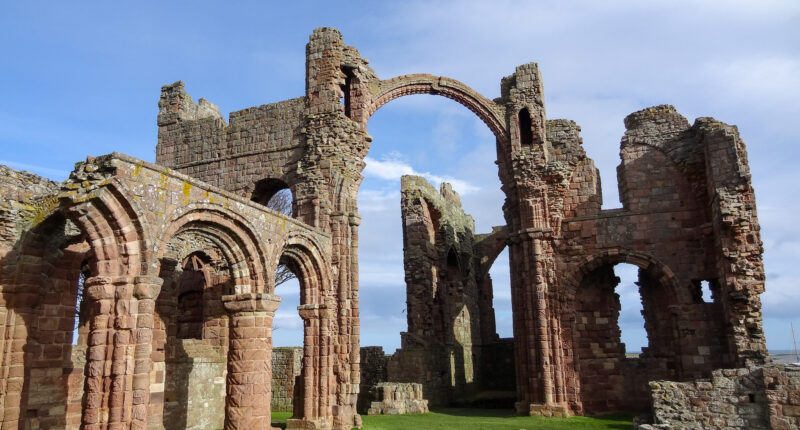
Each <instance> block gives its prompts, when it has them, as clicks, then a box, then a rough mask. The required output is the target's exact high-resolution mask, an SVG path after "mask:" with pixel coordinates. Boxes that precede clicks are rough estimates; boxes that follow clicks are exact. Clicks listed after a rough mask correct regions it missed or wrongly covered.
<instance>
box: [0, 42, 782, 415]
mask: <svg viewBox="0 0 800 430" xmlns="http://www.w3.org/2000/svg"><path fill="white" fill-rule="evenodd" d="M306 56H307V61H306V94H305V95H304V96H303V97H300V98H297V99H292V100H286V101H282V102H278V103H273V104H270V105H264V106H258V107H253V108H248V109H244V110H241V111H238V112H234V113H232V114H231V115H230V116H229V118H228V119H227V122H226V120H225V119H224V118H223V117H222V115H221V114H220V113H219V109H217V108H216V106H214V105H213V104H212V103H210V102H208V101H205V100H202V99H200V100H199V101H198V103H195V102H194V101H193V100H192V99H191V97H190V96H189V94H188V93H187V92H186V90H185V87H184V85H183V83H182V82H177V83H175V84H172V85H166V86H164V87H163V88H162V91H161V98H160V100H159V102H158V106H159V113H158V118H157V123H158V144H157V148H156V154H157V155H156V162H157V164H151V163H146V162H143V161H140V160H136V159H133V158H130V157H128V156H125V155H121V154H110V155H107V156H102V157H97V158H92V157H89V158H88V159H87V160H86V161H85V162H81V163H78V164H76V167H75V170H74V171H73V172H72V174H71V175H70V178H69V179H67V180H66V181H64V182H63V183H61V184H60V185H57V184H54V183H52V182H50V181H47V180H44V179H42V178H38V177H35V176H33V175H29V174H26V173H20V172H15V171H13V170H11V169H7V168H2V169H0V196H1V197H2V198H0V346H2V348H0V351H2V355H0V370H2V372H0V375H2V376H0V387H1V388H2V393H3V395H2V396H0V399H2V400H1V401H0V402H2V404H0V422H2V423H3V424H2V427H3V428H17V427H24V428H31V429H35V428H74V427H75V426H76V425H77V421H78V419H77V417H78V412H77V410H76V408H77V406H76V405H77V403H76V402H75V399H76V396H82V397H83V401H82V411H80V413H79V415H80V421H81V425H82V426H83V428H85V429H92V430H93V429H116V428H137V429H139V428H144V427H146V426H147V427H150V428H161V427H162V426H163V427H164V428H167V427H169V428H173V427H172V426H178V427H179V426H180V425H182V424H183V423H181V424H177V425H176V424H175V423H174V422H172V421H170V420H169V419H165V414H167V415H169V414H170V413H171V412H170V411H169V410H168V408H166V407H165V406H166V404H167V403H168V402H169V399H167V396H168V393H171V392H177V390H175V391H170V389H168V388H167V387H169V386H170V384H171V383H170V382H168V380H169V379H170V378H174V377H175V375H176V374H177V372H178V371H177V370H176V368H175V367H174V366H178V363H181V362H182V361H181V360H183V362H185V361H186V360H185V358H186V357H182V356H181V354H182V352H181V347H182V345H187V343H186V342H185V341H186V340H188V339H194V340H197V341H198V342H201V343H202V344H203V345H205V346H207V347H209V348H210V349H213V350H216V349H220V350H221V354H222V356H224V357H225V367H226V369H225V370H224V371H223V372H222V374H221V375H219V376H214V377H213V378H212V379H213V381H212V382H211V384H212V385H214V387H216V384H217V381H218V380H226V381H227V382H228V383H227V385H226V388H227V393H226V399H225V403H224V405H222V404H215V405H214V408H218V409H219V408H222V407H224V408H225V410H226V417H225V423H226V424H225V426H226V428H228V429H233V428H248V430H249V429H260V428H267V427H269V420H268V418H267V416H268V414H269V408H270V404H271V401H270V396H271V391H272V389H271V384H270V382H271V380H272V359H271V355H272V349H271V329H272V314H271V313H272V312H273V311H274V307H275V306H276V303H275V302H276V300H274V299H275V297H274V296H272V295H271V294H272V293H273V292H274V285H273V281H272V275H273V273H274V272H275V270H276V268H277V266H278V264H279V263H283V264H285V265H286V266H287V267H289V268H290V269H291V270H292V271H293V272H294V273H295V274H296V275H297V276H298V278H299V280H300V285H301V294H300V296H301V306H300V308H299V313H300V316H301V318H302V319H303V326H304V345H303V350H302V359H301V363H302V367H301V371H300V375H299V378H298V377H295V378H296V379H295V388H293V394H292V395H293V399H292V400H293V401H292V408H293V418H292V419H290V420H289V422H288V427H289V428H336V429H350V428H352V427H353V426H360V424H361V421H360V417H359V415H358V413H357V411H356V407H357V398H358V396H359V391H360V387H361V386H362V383H361V382H362V381H361V378H362V372H361V354H360V348H359V347H360V345H359V341H360V336H359V325H360V318H359V296H358V290H359V281H358V226H359V224H360V220H361V216H360V215H359V213H358V205H357V193H358V188H359V186H360V183H361V181H362V179H363V176H362V174H361V172H362V170H363V169H364V166H365V163H364V157H365V156H366V154H367V152H368V151H369V147H370V144H371V140H372V139H371V137H370V136H369V135H368V134H367V131H366V124H367V121H368V120H369V118H370V116H371V115H372V114H373V113H374V112H375V111H376V110H377V109H379V108H380V107H381V106H383V105H384V104H386V103H388V102H390V101H392V100H394V99H396V98H398V97H402V96H406V95H410V94H434V95H440V96H444V97H448V98H450V99H452V100H454V101H456V102H457V103H460V104H462V105H464V106H465V107H467V108H468V109H470V110H471V111H472V112H474V113H475V114H476V115H477V116H478V118H480V119H481V120H482V121H483V122H484V123H485V124H486V125H487V126H488V127H489V129H490V130H491V131H492V133H493V134H494V136H495V138H496V141H497V142H496V143H497V159H496V163H497V165H498V173H499V176H500V180H501V183H502V189H503V192H504V193H505V196H506V200H505V203H504V205H503V211H504V214H505V219H506V225H505V226H504V227H499V228H497V229H495V230H494V231H493V232H491V233H488V234H485V235H480V234H476V233H475V232H474V225H473V223H472V221H471V218H470V217H469V216H468V215H467V214H464V213H463V211H462V210H461V208H460V201H459V198H458V196H457V195H456V194H455V192H453V191H452V189H450V188H449V187H448V186H447V185H443V187H442V189H441V190H439V191H438V192H437V191H436V190H435V189H432V187H430V186H429V185H427V184H426V183H425V182H424V181H422V180H421V179H419V178H417V179H414V178H406V179H404V189H403V202H402V204H403V228H404V235H405V236H404V237H405V240H406V242H407V243H406V245H407V246H406V259H405V264H406V281H407V284H408V300H409V306H408V311H409V312H408V323H409V327H408V331H407V332H406V333H404V334H403V336H402V342H403V347H402V348H401V349H400V350H399V351H398V352H397V353H395V354H394V355H393V356H392V358H391V359H390V360H389V361H388V363H387V365H386V370H387V379H390V380H392V379H398V380H402V381H400V382H414V383H418V384H420V386H421V392H424V394H425V397H427V398H428V399H429V400H430V401H431V402H432V403H442V404H449V403H453V402H458V401H463V400H464V399H463V397H464V396H466V397H469V396H472V395H473V394H476V392H477V391H478V390H482V389H486V388H493V389H499V390H500V391H503V390H505V389H506V388H507V387H506V385H505V384H503V385H502V386H499V387H490V386H489V385H490V384H489V383H488V381H487V380H483V381H482V379H487V378H493V376H491V375H499V374H501V373H497V369H496V368H494V369H493V367H492V366H491V365H489V364H486V363H488V361H487V360H492V361H502V362H503V363H513V366H514V370H515V371H514V380H515V390H516V396H515V397H516V408H517V410H518V411H519V412H520V413H523V414H534V415H547V416H567V415H571V414H582V413H587V412H589V413H593V412H602V411H608V410H615V409H645V408H646V406H647V405H646V404H644V403H643V401H642V400H643V399H646V398H647V396H646V393H647V389H648V385H647V382H648V381H652V380H665V379H670V380H678V381H690V380H693V379H697V378H708V377H710V376H711V374H712V371H713V370H714V369H718V368H723V369H730V368H743V367H751V366H754V365H760V364H763V363H765V362H766V361H767V355H766V347H765V342H764V335H763V327H762V323H761V319H762V318H761V303H760V294H761V293H762V292H763V290H764V268H763V264H762V252H763V250H762V243H761V239H760V235H759V224H758V218H757V215H756V207H755V196H754V193H753V189H752V186H751V182H750V172H749V168H748V165H747V154H746V150H745V146H744V143H743V142H742V140H741V139H740V137H739V135H738V131H737V130H736V128H735V127H734V126H730V125H727V124H723V123H721V122H718V121H716V120H713V119H711V118H699V119H697V120H696V121H695V122H694V124H692V125H690V124H689V122H688V121H687V120H686V119H685V118H683V117H682V116H681V115H680V114H678V113H677V112H676V110H675V109H674V108H673V107H671V106H666V105H664V106H656V107H652V108H648V109H644V110H641V111H639V112H635V113H633V114H631V115H629V116H628V117H627V118H626V119H625V126H626V133H625V135H624V136H623V138H622V142H621V148H620V158H621V165H620V167H619V169H618V175H619V178H618V179H619V187H620V196H621V199H622V201H623V208H622V209H616V210H602V209H601V202H602V195H601V193H600V178H599V176H598V173H597V170H596V169H595V167H594V165H593V162H592V161H591V160H590V159H589V158H588V157H587V156H586V154H585V152H584V150H583V148H582V146H581V137H580V127H579V126H578V125H577V124H575V123H574V122H572V121H569V120H548V119H547V118H546V116H545V105H544V92H543V85H542V79H541V75H540V73H539V68H538V66H537V65H536V64H535V63H529V64H525V65H522V66H519V67H517V68H516V70H515V72H514V73H513V74H512V75H510V76H508V77H505V78H503V79H502V81H501V84H500V87H501V96H500V97H499V98H497V99H495V100H489V99H487V98H485V97H483V96H481V95H480V94H478V93H477V92H475V91H474V90H472V89H470V88H469V87H467V86H466V85H464V84H463V83H460V82H458V81H456V80H453V79H450V78H447V77H438V76H432V75H425V74H414V75H404V76H399V77H395V78H391V79H385V80H384V79H380V78H379V77H378V76H377V74H376V73H375V72H374V71H373V70H372V69H371V68H370V66H369V62H368V61H367V60H366V59H364V58H363V57H361V55H360V54H359V53H358V51H357V50H356V49H355V48H353V47H350V46H347V45H345V44H344V42H343V40H342V37H341V34H340V33H339V32H338V31H337V30H335V29H331V28H319V29H316V30H314V32H313V33H312V35H311V36H310V38H309V43H308V45H307V46H306ZM280 188H288V189H289V190H290V191H291V193H292V196H293V203H292V204H293V208H292V214H293V216H291V217H290V216H286V215H283V214H280V213H277V212H275V211H272V210H270V209H268V208H266V207H265V206H264V205H263V204H262V203H264V202H265V201H267V200H265V199H267V198H268V197H269V196H270V195H271V194H272V193H274V192H275V191H277V190H279V189H280ZM504 246H507V247H508V251H509V258H510V266H511V270H512V272H511V295H512V303H513V309H512V311H513V319H514V341H513V342H514V348H513V351H514V357H513V359H510V358H509V357H508V356H507V355H508V353H509V350H510V348H507V347H506V348H504V347H502V345H503V344H502V342H500V341H499V340H498V339H497V336H496V333H495V331H496V330H495V327H494V311H493V309H492V305H491V300H492V295H493V293H492V286H491V279H490V278H489V277H488V275H487V273H488V270H489V268H490V267H491V264H492V261H493V260H494V258H495V257H496V256H497V254H498V253H500V252H501V251H502V249H503V247H504ZM618 263H629V264H634V265H636V266H638V267H639V268H640V271H639V288H640V293H641V296H642V303H643V305H644V319H645V329H646V330H647V333H648V338H649V341H650V344H649V345H648V347H647V348H646V349H645V350H644V351H643V352H642V354H641V355H640V356H639V358H637V359H629V358H626V357H625V347H624V345H623V344H622V343H621V342H620V339H619V324H618V321H617V319H618V306H619V303H618V298H617V297H616V296H615V293H614V289H615V286H616V283H617V282H618V280H617V278H616V276H615V275H614V272H613V266H614V265H615V264H618ZM702 282H708V283H709V285H710V286H711V290H712V296H713V297H712V300H711V301H709V302H705V301H703V300H702V297H701V295H700V294H699V292H700V285H701V283H702ZM81 291H82V292H83V293H82V294H83V300H82V302H81V305H80V307H79V308H80V310H79V311H76V302H77V301H78V296H79V294H81ZM76 315H77V316H78V318H77V319H78V324H77V325H78V329H77V333H78V336H77V343H78V345H80V346H81V347H82V348H84V349H85V351H86V352H85V357H86V362H85V370H84V375H85V377H84V378H83V382H82V383H83V390H82V394H81V393H80V390H77V389H76V384H78V385H79V384H80V383H79V382H77V381H79V380H80V378H78V377H76V376H75V375H74V371H64V369H68V368H71V367H70V366H72V364H69V365H65V362H66V361H73V356H74V352H75V351H78V350H79V349H78V348H72V337H73V331H74V328H75V325H76ZM190 343H191V342H190ZM184 349H185V348H184ZM183 353H185V351H184V352H183ZM217 364H218V363H216V362H214V365H211V362H208V369H206V370H208V372H210V373H206V372H205V371H203V372H200V373H204V374H205V376H203V377H202V378H201V379H203V381H205V383H208V381H209V380H212V379H209V378H211V376H210V375H211V374H212V373H213V374H219V370H218V367H215V366H216V365H217ZM198 370H200V369H198ZM59 371H60V372H62V374H61V375H60V376H59V375H58V373H59ZM287 374H288V373H287ZM367 374H369V372H367ZM217 378H220V379H217ZM223 378H224V379H223ZM503 378H506V379H507V378H508V375H505V376H503ZM368 382H369V384H372V383H373V382H375V381H368ZM720 383H721V384H726V383H725V382H720ZM34 384H37V385H36V387H37V388H38V389H40V390H42V392H47V393H51V394H52V398H51V399H50V400H48V401H45V399H43V398H42V397H41V396H37V395H35V394H34V395H31V394H32V391H31V390H32V388H31V387H33V386H34ZM65 387H66V388H65ZM211 391H212V392H213V389H212V390H211ZM767 391H769V390H767ZM415 393H416V391H415ZM210 395H212V396H215V395H214V394H213V393H212V394H210ZM285 395H288V391H287V392H286V393H285ZM415 396H416V394H415ZM795 397H796V396H794V395H793V394H792V395H790V396H789V398H790V399H795ZM419 398H421V397H419ZM186 401H187V402H188V400H186ZM414 401H418V399H417V398H415V400H414ZM47 402H49V403H47ZM165 402H167V403H165ZM220 402H221V400H220ZM776 402H777V401H776ZM775 404H777V405H779V407H778V406H776V412H775V413H774V414H772V412H770V413H771V414H772V415H769V416H770V417H771V418H770V419H773V418H774V419H773V422H771V425H773V426H777V427H778V428H780V427H781V426H784V424H785V422H788V423H789V425H792V424H791V423H792V421H785V420H787V419H790V418H791V417H793V416H794V415H796V414H797V412H798V411H797V408H795V407H794V406H797V404H798V402H797V401H796V400H790V401H787V402H785V403H780V402H777V403H775ZM63 405H66V407H64V408H62V406H63ZM784 405H785V406H786V407H784ZM698 407H699V406H698ZM45 409H46V410H45ZM412 409H414V407H412ZM726 410H727V406H725V407H722V406H721V410H720V411H719V413H725V411H726ZM715 413H717V412H716V411H715ZM787 417H789V418H787ZM187 420H188V418H187Z"/></svg>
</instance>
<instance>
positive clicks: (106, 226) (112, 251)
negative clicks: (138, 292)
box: [61, 179, 150, 277]
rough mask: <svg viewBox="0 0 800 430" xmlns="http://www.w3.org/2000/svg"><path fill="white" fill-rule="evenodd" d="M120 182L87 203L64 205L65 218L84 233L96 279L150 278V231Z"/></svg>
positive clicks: (96, 192)
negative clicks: (148, 244)
mask: <svg viewBox="0 0 800 430" xmlns="http://www.w3.org/2000/svg"><path fill="white" fill-rule="evenodd" d="M126 195H129V193H128V192H127V191H126V190H125V187H124V185H122V184H121V183H120V182H119V181H118V180H117V179H113V180H111V181H110V182H109V183H108V184H105V185H104V186H103V187H102V188H98V189H95V190H92V191H91V194H90V197H89V198H88V199H86V200H84V201H79V202H71V201H70V202H67V203H66V204H65V203H64V200H63V199H62V206H61V207H62V209H63V211H64V213H65V214H66V216H67V217H68V218H69V219H70V220H71V221H72V222H73V223H75V225H77V226H78V228H79V229H80V230H81V233H83V234H84V235H85V237H86V241H87V243H88V244H89V246H90V248H91V252H90V256H91V259H90V261H89V264H90V266H91V269H92V270H91V271H92V274H93V275H94V276H128V277H132V276H139V275H147V273H146V271H147V268H146V266H145V265H143V264H142V262H143V261H147V260H148V254H149V251H148V247H147V246H146V244H147V243H149V242H150V241H149V235H148V234H147V232H148V231H149V229H147V228H144V226H143V220H142V219H141V217H140V216H139V215H138V214H140V213H143V212H142V211H141V210H140V208H139V207H138V204H137V203H136V202H135V201H132V200H129V199H127V198H126V197H125V196H126Z"/></svg>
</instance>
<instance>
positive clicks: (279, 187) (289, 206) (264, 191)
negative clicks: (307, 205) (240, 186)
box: [250, 178, 294, 216]
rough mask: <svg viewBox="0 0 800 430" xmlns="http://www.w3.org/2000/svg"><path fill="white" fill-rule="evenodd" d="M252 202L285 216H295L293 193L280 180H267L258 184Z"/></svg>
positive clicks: (254, 189)
mask: <svg viewBox="0 0 800 430" xmlns="http://www.w3.org/2000/svg"><path fill="white" fill-rule="evenodd" d="M250 200H252V201H254V202H256V203H258V204H260V205H264V206H266V207H268V208H270V209H272V210H275V211H278V212H280V213H282V214H285V215H289V216H293V214H294V199H293V197H292V191H291V189H290V188H289V185H287V184H286V182H283V181H281V180H280V179H274V178H267V179H262V180H260V181H258V182H256V185H255V187H254V188H253V193H252V195H251V196H250Z"/></svg>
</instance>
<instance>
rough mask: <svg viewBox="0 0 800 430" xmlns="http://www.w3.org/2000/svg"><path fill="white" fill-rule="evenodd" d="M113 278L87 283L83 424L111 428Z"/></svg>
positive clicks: (88, 428)
mask: <svg viewBox="0 0 800 430" xmlns="http://www.w3.org/2000/svg"><path fill="white" fill-rule="evenodd" d="M114 289H115V286H114V282H113V279H112V278H111V277H108V276H95V277H92V278H88V279H86V281H85V283H84V303H86V304H88V305H89V312H90V315H91V318H90V325H89V330H90V331H89V339H88V349H87V351H86V372H85V375H86V379H85V381H84V390H83V396H84V397H83V412H82V414H81V416H82V422H83V425H82V428H83V429H85V430H100V429H106V428H108V419H109V413H108V400H109V399H108V396H109V393H108V390H107V389H106V387H109V386H110V385H111V355H112V353H113V348H110V347H109V346H110V344H111V339H112V336H113V334H114V329H113V327H114V318H113V309H114Z"/></svg>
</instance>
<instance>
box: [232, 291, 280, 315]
mask: <svg viewBox="0 0 800 430" xmlns="http://www.w3.org/2000/svg"><path fill="white" fill-rule="evenodd" d="M222 303H223V305H224V306H225V310H227V311H228V312H229V313H232V314H237V313H241V312H268V313H272V314H274V313H275V310H277V309H278V305H279V304H280V303H281V297H280V296H276V295H275V294H267V293H242V294H231V295H228V296H222Z"/></svg>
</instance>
